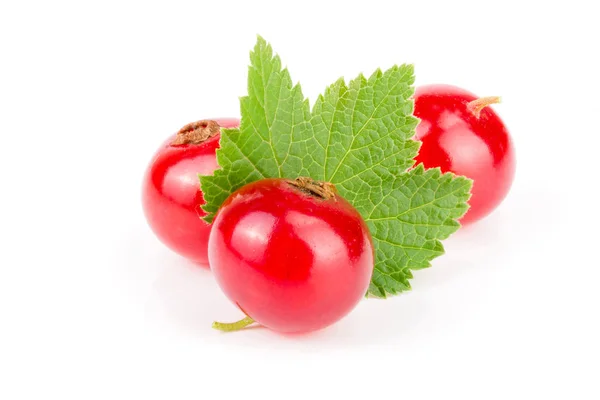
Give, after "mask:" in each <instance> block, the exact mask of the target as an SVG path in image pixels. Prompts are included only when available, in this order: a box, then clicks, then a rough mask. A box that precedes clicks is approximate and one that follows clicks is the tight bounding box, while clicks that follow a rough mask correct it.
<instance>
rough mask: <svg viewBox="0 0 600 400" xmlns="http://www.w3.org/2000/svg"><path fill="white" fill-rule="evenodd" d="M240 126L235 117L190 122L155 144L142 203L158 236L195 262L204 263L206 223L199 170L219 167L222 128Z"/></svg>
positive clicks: (208, 230)
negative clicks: (155, 150) (156, 149)
mask: <svg viewBox="0 0 600 400" xmlns="http://www.w3.org/2000/svg"><path fill="white" fill-rule="evenodd" d="M238 125H239V120H237V119H232V118H230V119H217V120H214V121H212V120H204V121H198V122H194V123H191V124H188V125H186V126H184V127H183V128H181V130H180V131H179V132H178V133H177V134H175V135H173V136H171V137H170V138H168V139H167V141H166V142H165V143H163V144H162V146H161V147H160V148H159V149H158V151H157V152H156V154H155V155H154V157H153V158H152V161H151V162H150V165H149V166H148V168H147V170H146V174H145V176H144V180H143V189H142V204H143V209H144V213H145V215H146V219H147V220H148V224H149V225H150V227H151V228H152V230H153V231H154V233H155V234H156V236H158V238H159V239H160V240H161V241H162V242H163V243H164V244H166V245H167V246H168V247H170V248H171V249H172V250H173V251H175V252H177V253H179V254H180V255H182V256H183V257H186V258H188V259H190V260H192V261H194V262H198V263H207V262H208V256H207V248H208V235H209V233H210V225H208V224H207V223H206V222H204V220H202V217H203V216H204V215H206V214H205V213H204V211H203V210H202V208H200V207H201V206H202V205H203V204H204V198H203V196H202V191H201V190H200V181H199V179H198V174H205V175H209V174H211V173H212V172H213V171H214V170H215V169H216V168H217V166H218V165H217V159H216V150H217V148H218V147H219V138H220V127H224V128H232V127H236V126H238Z"/></svg>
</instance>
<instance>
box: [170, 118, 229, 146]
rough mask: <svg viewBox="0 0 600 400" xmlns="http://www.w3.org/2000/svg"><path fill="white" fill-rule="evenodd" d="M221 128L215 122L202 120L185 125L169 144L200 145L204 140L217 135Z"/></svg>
mask: <svg viewBox="0 0 600 400" xmlns="http://www.w3.org/2000/svg"><path fill="white" fill-rule="evenodd" d="M220 131H221V127H220V126H219V124H218V123H217V122H216V121H212V120H209V119H203V120H200V121H196V122H191V123H189V124H187V125H185V126H184V127H183V128H181V129H180V130H179V132H177V136H175V139H174V140H173V141H172V142H171V144H172V145H180V144H200V143H202V142H204V141H205V140H207V139H209V138H211V137H213V136H215V135H217V134H218V133H219V132H220Z"/></svg>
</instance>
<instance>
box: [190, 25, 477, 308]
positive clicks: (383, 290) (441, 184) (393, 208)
mask: <svg viewBox="0 0 600 400" xmlns="http://www.w3.org/2000/svg"><path fill="white" fill-rule="evenodd" d="M250 60H251V63H250V67H249V70H248V95H247V96H245V97H242V98H241V114H242V119H241V125H240V128H239V129H225V130H223V132H222V134H221V148H220V149H219V150H218V151H217V160H218V163H219V165H220V166H221V169H218V170H217V171H215V173H214V175H212V176H201V177H200V180H201V184H202V191H203V192H204V198H205V200H206V205H205V206H204V207H203V208H204V210H205V211H206V212H207V213H208V216H207V217H206V220H207V221H208V222H211V221H212V219H213V218H214V214H215V212H216V211H217V210H218V208H219V206H220V205H221V204H222V203H223V201H225V199H226V198H227V197H228V196H229V195H230V194H231V193H233V192H234V191H235V190H237V189H238V188H240V187H242V186H244V185H245V184H247V183H250V182H253V181H256V180H259V179H262V178H271V177H283V178H296V177H298V176H310V177H312V178H313V179H317V180H323V181H329V182H331V183H333V184H335V186H336V187H337V189H338V191H339V193H340V194H341V195H342V196H343V197H344V198H346V199H347V200H348V201H350V202H351V203H352V204H353V205H354V206H355V207H356V209H357V210H358V211H359V212H360V213H361V215H362V216H363V218H364V219H365V221H366V222H367V224H368V226H369V229H370V231H371V234H372V237H373V243H374V246H375V251H376V254H375V259H376V261H375V270H374V273H373V278H372V282H371V286H370V287H369V294H370V295H373V296H377V297H386V296H387V295H388V294H396V293H399V292H401V291H404V290H408V289H410V284H409V282H408V280H409V279H410V278H412V273H411V270H416V269H421V268H426V267H428V266H429V265H430V262H431V260H433V259H434V258H435V257H437V256H439V255H441V254H443V252H444V249H443V246H442V244H441V242H440V240H443V239H445V238H447V237H448V236H449V235H450V234H452V233H453V232H455V231H456V230H457V229H458V228H459V227H460V225H459V223H458V222H456V220H457V219H458V218H460V217H461V216H462V215H463V214H464V213H465V212H466V210H467V203H466V202H467V200H468V199H469V196H470V188H471V181H470V180H468V179H466V178H464V177H456V176H454V175H452V174H442V173H441V172H440V171H439V170H438V169H431V170H425V169H424V168H423V167H422V166H421V165H419V166H417V167H414V157H415V156H416V155H417V152H418V150H419V145H420V143H419V142H417V141H415V140H413V139H412V138H413V136H414V133H415V128H416V126H417V123H418V120H417V119H416V118H415V117H413V115H412V113H413V107H414V104H413V101H412V99H411V96H412V95H413V92H414V89H413V83H414V72H413V67H412V66H411V65H401V66H394V67H392V68H390V69H388V70H386V71H381V70H377V71H375V72H374V73H373V74H372V75H371V76H370V77H369V78H366V77H365V76H363V75H359V76H358V77H357V78H356V79H354V80H352V81H350V82H349V83H348V84H346V82H345V81H344V80H343V79H340V80H338V81H337V82H335V83H334V84H333V85H331V86H329V87H328V88H327V89H326V90H325V93H324V94H323V95H321V96H319V97H318V99H317V101H316V103H315V105H314V107H313V108H312V110H311V109H310V106H309V103H308V101H307V100H306V99H305V98H304V96H303V94H302V90H301V88H300V86H299V85H294V84H293V83H292V79H291V77H290V74H289V72H288V71H287V69H284V68H282V66H281V60H280V59H279V57H278V56H276V55H274V54H273V50H272V49H271V46H270V45H268V44H267V43H266V42H265V40H264V39H262V38H261V37H259V38H258V42H257V44H256V46H255V48H254V51H253V52H251V54H250ZM413 167H414V168H413Z"/></svg>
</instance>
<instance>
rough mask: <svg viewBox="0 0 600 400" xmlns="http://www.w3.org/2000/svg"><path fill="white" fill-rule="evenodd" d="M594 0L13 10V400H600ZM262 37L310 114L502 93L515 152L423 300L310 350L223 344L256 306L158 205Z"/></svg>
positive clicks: (2, 322) (5, 77) (396, 302)
mask: <svg viewBox="0 0 600 400" xmlns="http://www.w3.org/2000/svg"><path fill="white" fill-rule="evenodd" d="M586 4H587V5H586ZM592 4H593V2H591V1H589V2H588V1H568V2H553V1H547V2H541V1H540V2H533V1H524V0H523V1H518V2H509V1H495V2H486V1H471V2H466V1H456V0H454V1H439V2H427V1H418V0H410V1H390V2H382V1H376V0H369V1H361V2H354V3H351V2H341V3H340V4H334V2H326V1H324V0H321V1H314V2H313V1H295V2H284V1H278V2H276V1H274V2H266V1H246V2H239V3H238V4H234V3H233V2H224V1H223V2H222V1H218V0H213V1H210V2H207V1H201V0H197V1H194V2H190V3H188V4H183V3H179V2H173V1H170V2H164V3H163V4H158V3H157V2H150V1H148V2H139V3H134V2H127V1H103V2H83V1H77V2H75V1H73V2H66V1H43V2H42V1H39V2H33V1H18V2H17V1H14V2H9V1H2V3H1V5H0V134H1V135H2V136H1V139H2V141H1V142H0V196H1V197H0V326H1V327H0V398H2V399H6V400H9V399H11V400H12V399H22V398H23V399H26V398H32V399H46V398H52V397H53V396H58V398H61V399H211V398H254V397H257V398H262V399H270V398H274V399H275V398H276V399H296V398H303V399H306V398H311V399H320V398H326V397H327V398H331V399H343V398H348V397H350V398H355V397H356V398H367V397H377V398H390V399H395V398H406V399H442V398H444V399H445V398H452V397H454V396H458V398H461V399H486V400H487V399H496V398H498V399H512V398H515V399H516V398H527V399H533V398H549V397H551V396H556V397H558V398H563V399H566V398H569V399H598V398H600V390H599V388H598V382H597V379H598V376H599V372H600V365H599V360H600V347H599V344H598V343H599V339H600V329H599V326H598V325H599V318H600V317H599V315H600V312H599V311H598V306H599V304H600V294H599V293H600V291H599V290H598V286H599V280H600V272H599V271H600V263H599V261H598V260H599V258H598V255H597V252H598V247H599V246H598V239H599V236H600V235H599V233H600V229H599V222H600V221H599V211H598V200H597V199H598V197H597V195H596V193H597V190H596V189H597V185H598V173H597V166H598V159H599V156H598V154H597V152H598V145H599V144H600V129H599V127H598V115H599V113H600V106H599V104H598V98H599V97H598V92H599V90H600V85H599V79H598V71H599V70H600V63H599V62H598V59H597V56H598V38H600V30H599V28H598V21H597V12H595V11H594V10H593V9H592V7H593V6H592ZM256 34H261V35H262V36H264V37H265V38H266V39H267V40H268V41H270V42H271V43H272V45H273V47H274V49H275V50H276V51H277V52H278V53H279V54H280V55H281V57H282V59H283V61H284V63H285V64H286V65H288V66H289V68H290V71H291V73H292V77H293V79H294V80H297V81H301V82H302V84H303V87H304V93H305V94H306V95H307V96H308V97H309V98H310V99H313V100H314V99H315V97H316V96H317V94H318V93H319V92H320V90H322V89H323V88H324V87H325V86H326V85H327V84H329V83H331V82H333V81H334V80H335V79H337V78H338V77H339V76H342V75H343V76H345V77H346V78H351V77H354V76H355V75H357V74H358V73H359V72H361V71H362V72H365V73H370V72H372V71H373V70H374V69H375V68H377V67H382V68H387V67H389V66H391V65H393V64H395V63H403V62H410V63H414V64H415V67H416V76H417V84H419V85H420V84H425V83H433V82H442V83H450V84H455V85H458V86H463V87H465V88H467V89H469V90H471V91H473V92H475V93H477V94H479V95H501V96H502V99H503V103H502V104H500V105H497V106H494V108H495V109H496V110H497V112H498V113H499V114H500V115H501V117H502V118H503V119H504V120H505V122H506V123H507V125H508V127H509V129H510V130H511V132H512V134H513V136H514V140H515V143H516V147H517V157H518V170H517V177H516V180H515V184H514V186H513V189H512V191H511V193H510V195H509V197H508V198H507V199H506V201H505V202H504V203H503V204H502V206H501V207H500V208H499V209H498V210H497V211H496V212H495V213H494V214H493V215H492V216H490V217H489V218H487V219H485V220H484V221H482V222H481V223H479V224H477V225H475V226H472V227H470V228H468V229H464V230H462V231H460V232H459V233H457V234H456V235H454V236H453V237H452V238H451V239H450V240H448V241H447V242H446V250H447V254H446V255H445V256H444V257H442V258H439V259H437V260H436V261H435V262H434V266H433V268H431V269H428V270H424V271H419V272H417V273H416V274H415V279H414V280H413V291H412V292H410V293H407V294H405V295H402V296H399V297H396V298H393V299H389V300H385V301H378V300H366V301H363V302H362V303H361V304H360V305H359V306H358V307H357V308H356V309H355V311H354V312H352V313H351V314H350V315H349V316H348V317H347V318H345V319H343V320H342V321H341V322H339V323H338V324H336V325H334V326H332V327H331V328H329V329H326V330H324V331H321V332H318V333H314V334H311V335H305V336H293V337H285V336H280V335H278V334H275V333H272V332H269V331H267V330H266V329H260V328H259V329H250V330H246V331H243V332H238V333H235V334H221V333H219V332H216V331H213V330H211V328H210V324H211V322H212V321H213V320H215V319H219V320H235V319H237V318H238V317H240V313H239V311H238V310H236V308H235V307H234V306H232V305H231V304H230V303H229V302H228V301H227V299H226V298H225V297H224V296H223V295H222V294H221V292H220V291H219V289H218V287H217V286H216V284H215V283H214V281H213V279H212V277H211V273H210V272H209V271H207V270H202V269H198V268H197V267H194V266H193V265H191V264H190V263H188V262H186V261H184V260H183V259H181V258H180V257H178V256H177V255H175V254H174V253H172V252H170V251H169V250H168V249H166V248H165V247H164V246H163V245H162V244H160V243H159V242H158V241H157V239H155V238H154V236H153V234H152V233H151V232H150V230H149V228H148V227H147V226H146V224H145V221H144V218H143V215H142V212H141V207H140V182H141V177H142V174H143V171H144V168H145V167H146V165H147V163H148V161H149V159H150V157H151V155H152V153H153V152H154V150H155V149H156V148H157V146H158V145H159V143H161V142H162V141H163V140H164V139H165V138H166V137H167V136H168V135H170V134H171V133H173V132H175V131H176V130H178V129H179V128H180V127H181V126H182V125H184V124H185V123H187V122H190V121H194V120H198V119H201V118H205V117H219V116H237V115H238V112H239V108H238V96H241V95H244V94H245V92H246V86H245V85H246V82H245V80H246V68H247V64H248V52H249V50H250V49H251V48H252V46H253V45H254V43H255V38H256V36H255V35H256Z"/></svg>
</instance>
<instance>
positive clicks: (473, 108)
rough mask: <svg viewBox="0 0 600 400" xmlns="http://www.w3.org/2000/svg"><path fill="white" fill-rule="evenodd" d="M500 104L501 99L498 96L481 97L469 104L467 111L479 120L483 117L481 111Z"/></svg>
mask: <svg viewBox="0 0 600 400" xmlns="http://www.w3.org/2000/svg"><path fill="white" fill-rule="evenodd" d="M498 103H500V97H498V96H488V97H480V98H478V99H476V100H473V101H471V102H469V104H467V110H469V112H470V113H471V114H473V115H474V116H475V118H479V117H480V116H481V111H482V110H483V109H484V108H486V107H487V106H490V105H492V104H498Z"/></svg>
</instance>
